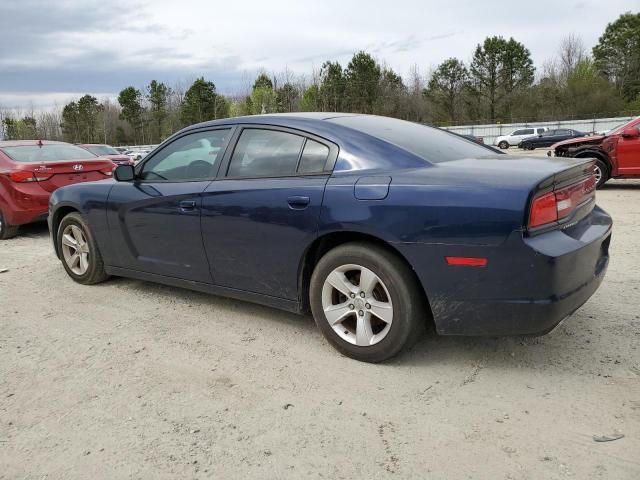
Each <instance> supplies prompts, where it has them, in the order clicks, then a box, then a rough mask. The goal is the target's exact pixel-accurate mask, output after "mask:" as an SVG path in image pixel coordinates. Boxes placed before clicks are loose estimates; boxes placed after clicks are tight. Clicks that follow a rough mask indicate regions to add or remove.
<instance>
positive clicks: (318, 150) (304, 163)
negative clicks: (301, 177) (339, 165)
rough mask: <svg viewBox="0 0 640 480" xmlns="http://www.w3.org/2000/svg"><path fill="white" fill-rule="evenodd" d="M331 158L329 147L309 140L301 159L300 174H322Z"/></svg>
mask: <svg viewBox="0 0 640 480" xmlns="http://www.w3.org/2000/svg"><path fill="white" fill-rule="evenodd" d="M327 158H329V147H327V146H326V145H323V144H321V143H318V142H315V141H313V140H311V139H308V140H307V143H306V144H305V146H304V150H303V152H302V158H300V166H299V167H298V173H319V172H322V171H323V170H324V168H325V165H326V163H327Z"/></svg>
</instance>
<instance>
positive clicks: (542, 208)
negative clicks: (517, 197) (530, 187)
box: [529, 192, 558, 228]
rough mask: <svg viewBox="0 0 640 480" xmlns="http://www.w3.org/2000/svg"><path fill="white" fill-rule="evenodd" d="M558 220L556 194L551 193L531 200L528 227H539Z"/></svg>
mask: <svg viewBox="0 0 640 480" xmlns="http://www.w3.org/2000/svg"><path fill="white" fill-rule="evenodd" d="M556 220H558V207H557V202H556V194H555V193H553V192H551V193H547V194H545V195H542V196H541V197H538V198H536V199H534V200H533V203H532V204H531V214H530V215H529V227H531V228H533V227H539V226H541V225H546V224H547V223H551V222H555V221H556Z"/></svg>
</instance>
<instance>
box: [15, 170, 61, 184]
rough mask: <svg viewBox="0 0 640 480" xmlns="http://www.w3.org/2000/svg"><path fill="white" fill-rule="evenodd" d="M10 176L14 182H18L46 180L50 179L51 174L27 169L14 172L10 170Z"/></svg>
mask: <svg viewBox="0 0 640 480" xmlns="http://www.w3.org/2000/svg"><path fill="white" fill-rule="evenodd" d="M9 178H10V179H11V181H12V182H16V183H29V182H44V181H45V180H48V179H50V178H51V175H43V174H41V173H34V172H28V171H26V170H14V171H13V172H9Z"/></svg>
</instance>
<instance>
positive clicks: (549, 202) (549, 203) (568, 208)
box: [529, 175, 596, 228]
mask: <svg viewBox="0 0 640 480" xmlns="http://www.w3.org/2000/svg"><path fill="white" fill-rule="evenodd" d="M595 189H596V179H595V177H594V176H593V175H592V176H590V177H589V178H587V179H586V180H583V181H581V182H578V183H574V184H573V185H569V186H568V187H564V188H561V189H558V190H556V191H553V192H549V193H545V194H544V195H541V196H539V197H537V198H534V199H533V202H532V203H531V211H530V214H529V228H535V227H540V226H542V225H547V224H549V223H553V222H556V221H558V220H562V219H563V218H566V217H568V216H569V215H571V213H573V211H574V210H575V209H576V208H577V207H579V206H580V205H582V204H583V203H585V202H586V201H587V200H589V199H591V198H593V197H594V196H595Z"/></svg>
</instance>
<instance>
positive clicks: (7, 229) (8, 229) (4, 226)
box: [0, 211, 19, 240]
mask: <svg viewBox="0 0 640 480" xmlns="http://www.w3.org/2000/svg"><path fill="white" fill-rule="evenodd" d="M18 229H19V227H18V226H17V225H9V224H8V223H7V222H6V220H5V218H4V215H3V214H2V211H0V240H8V239H9V238H13V237H15V236H16V235H17V234H18Z"/></svg>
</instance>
